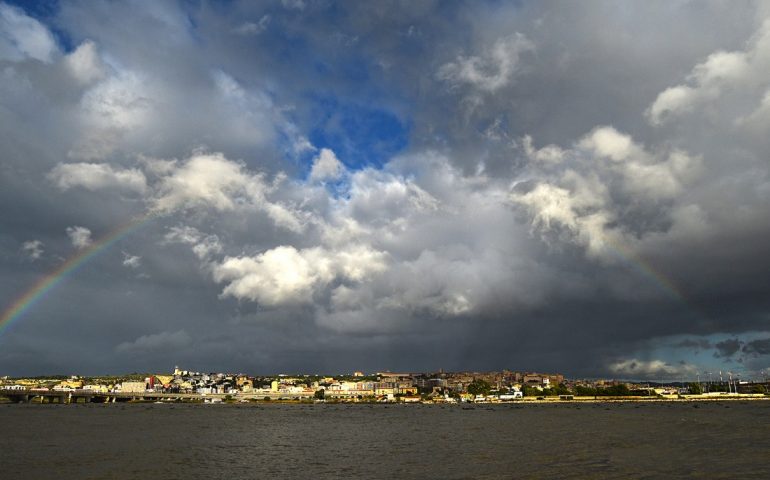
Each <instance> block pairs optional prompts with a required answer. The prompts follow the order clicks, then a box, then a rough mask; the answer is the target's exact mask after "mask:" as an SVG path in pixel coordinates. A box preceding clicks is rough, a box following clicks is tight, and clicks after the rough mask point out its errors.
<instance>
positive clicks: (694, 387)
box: [687, 382, 703, 395]
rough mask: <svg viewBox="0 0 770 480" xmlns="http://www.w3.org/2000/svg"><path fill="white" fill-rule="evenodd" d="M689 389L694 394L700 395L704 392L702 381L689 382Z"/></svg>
mask: <svg viewBox="0 0 770 480" xmlns="http://www.w3.org/2000/svg"><path fill="white" fill-rule="evenodd" d="M687 390H688V391H689V392H690V393H691V394H693V395H700V394H701V393H703V389H702V388H701V386H700V383H695V382H692V383H690V384H688V385H687Z"/></svg>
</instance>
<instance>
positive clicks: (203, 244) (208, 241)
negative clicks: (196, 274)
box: [163, 226, 222, 260]
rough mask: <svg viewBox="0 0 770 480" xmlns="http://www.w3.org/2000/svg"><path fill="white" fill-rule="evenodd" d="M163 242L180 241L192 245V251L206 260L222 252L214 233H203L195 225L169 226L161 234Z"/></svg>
mask: <svg viewBox="0 0 770 480" xmlns="http://www.w3.org/2000/svg"><path fill="white" fill-rule="evenodd" d="M163 239H164V242H165V243H182V244H186V245H190V246H192V251H193V253H195V255H196V256H197V257H198V258H199V259H201V260H208V259H210V258H211V257H212V256H213V255H216V254H219V253H221V252H222V244H221V242H220V240H219V237H217V236H216V235H213V234H212V235H204V234H203V233H201V232H200V231H199V230H198V229H196V228H195V227H190V226H176V227H171V228H170V229H169V231H168V232H166V234H165V235H164V236H163Z"/></svg>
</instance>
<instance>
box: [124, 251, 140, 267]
mask: <svg viewBox="0 0 770 480" xmlns="http://www.w3.org/2000/svg"><path fill="white" fill-rule="evenodd" d="M122 253H123V266H124V267H128V268H134V269H136V268H139V266H140V265H141V260H142V257H140V256H137V255H131V254H130V253H128V252H122Z"/></svg>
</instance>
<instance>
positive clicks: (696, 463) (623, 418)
mask: <svg viewBox="0 0 770 480" xmlns="http://www.w3.org/2000/svg"><path fill="white" fill-rule="evenodd" d="M0 431H2V443H3V445H2V448H0V478H32V479H35V478H41V479H42V478H79V479H102V478H105V479H106V478H109V479H136V478H140V476H153V477H154V478H161V479H172V478H173V479H177V478H209V479H220V478H221V479H225V478H227V479H240V478H273V477H283V478H316V479H326V478H328V479H332V478H358V477H363V478H448V479H465V478H468V479H470V478H474V479H475V478H481V479H484V478H490V479H491V478H494V479H499V478H661V477H668V478H706V477H709V478H770V402H713V403H623V404H620V403H618V404H601V403H597V404H581V405H575V404H570V405H566V404H562V405H494V406H491V405H490V406H487V405H476V406H474V407H472V409H463V408H462V407H461V406H439V405H360V404H359V405H341V404H340V405H322V404H313V405H311V404H308V405H278V404H272V405H271V404H259V405H179V404H165V405H158V404H123V405H121V404H109V405H98V404H90V405H28V404H27V405H0Z"/></svg>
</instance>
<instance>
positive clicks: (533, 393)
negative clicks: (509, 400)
mask: <svg viewBox="0 0 770 480" xmlns="http://www.w3.org/2000/svg"><path fill="white" fill-rule="evenodd" d="M521 393H522V395H524V396H525V397H539V396H541V395H543V392H542V391H540V390H538V389H537V388H535V387H530V386H529V385H524V386H522V387H521Z"/></svg>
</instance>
